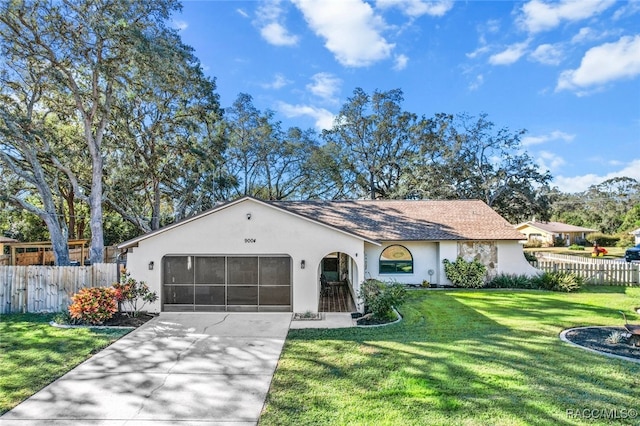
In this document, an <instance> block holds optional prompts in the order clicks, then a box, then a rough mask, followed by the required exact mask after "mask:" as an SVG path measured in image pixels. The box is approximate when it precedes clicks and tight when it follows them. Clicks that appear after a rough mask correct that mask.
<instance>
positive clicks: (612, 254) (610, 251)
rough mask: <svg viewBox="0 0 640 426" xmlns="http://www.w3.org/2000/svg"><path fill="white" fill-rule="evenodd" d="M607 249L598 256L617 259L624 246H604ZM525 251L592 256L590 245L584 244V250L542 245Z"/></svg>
mask: <svg viewBox="0 0 640 426" xmlns="http://www.w3.org/2000/svg"><path fill="white" fill-rule="evenodd" d="M604 248H605V249H606V250H607V254H606V255H605V256H600V257H599V258H600V259H603V258H604V259H617V258H622V257H624V252H625V250H626V248H623V247H604ZM525 251H528V252H531V253H535V252H547V253H555V254H568V255H570V256H579V257H592V256H591V253H593V247H592V246H586V247H585V248H584V250H569V247H543V248H527V249H525Z"/></svg>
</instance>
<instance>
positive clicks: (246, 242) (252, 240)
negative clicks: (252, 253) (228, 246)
mask: <svg viewBox="0 0 640 426" xmlns="http://www.w3.org/2000/svg"><path fill="white" fill-rule="evenodd" d="M244 242H245V244H253V243H255V242H256V239H255V238H245V239H244Z"/></svg>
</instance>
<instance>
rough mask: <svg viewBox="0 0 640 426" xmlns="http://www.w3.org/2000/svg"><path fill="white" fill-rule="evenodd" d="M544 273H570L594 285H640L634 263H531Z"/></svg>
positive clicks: (639, 278) (637, 270) (638, 272)
mask: <svg viewBox="0 0 640 426" xmlns="http://www.w3.org/2000/svg"><path fill="white" fill-rule="evenodd" d="M532 264H533V266H535V267H536V268H538V269H541V270H543V271H545V272H570V273H573V274H576V275H577V276H579V277H582V278H583V279H584V280H585V282H586V283H588V284H595V285H624V286H634V285H640V264H635V263H623V262H615V263H572V262H558V261H548V260H539V261H537V262H533V263H532Z"/></svg>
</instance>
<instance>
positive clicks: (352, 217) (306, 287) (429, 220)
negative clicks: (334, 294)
mask: <svg viewBox="0 0 640 426" xmlns="http://www.w3.org/2000/svg"><path fill="white" fill-rule="evenodd" d="M523 239H524V236H523V235H522V234H521V233H520V232H518V231H516V230H515V229H514V228H513V226H512V225H510V224H509V223H508V222H507V221H506V220H505V219H503V218H502V217H501V216H500V215H499V214H498V213H496V212H495V211H494V210H492V209H491V208H490V207H488V206H487V205H486V204H485V203H483V202H482V201H473V200H470V201H262V200H258V199H255V198H251V197H244V198H241V199H238V200H236V201H232V202H229V203H226V204H223V205H220V206H217V207H215V208H213V209H211V210H209V211H206V212H204V213H201V214H199V215H197V216H194V217H192V218H189V219H186V220H183V221H181V222H178V223H175V224H172V225H169V226H166V227H164V228H161V229H159V230H157V231H154V232H151V233H149V234H146V235H142V236H140V237H138V238H135V239H133V240H130V241H127V242H125V243H122V244H120V245H119V246H118V247H119V248H120V249H121V250H123V251H124V250H126V251H127V270H128V271H129V272H130V273H131V275H132V277H134V278H135V279H137V280H142V281H145V282H146V283H147V284H148V285H149V286H150V288H151V289H152V290H155V291H157V292H158V294H159V295H160V299H159V300H158V301H157V302H156V303H154V304H153V305H152V306H151V307H150V311H155V312H158V311H286V312H292V311H293V312H299V313H303V312H307V311H309V312H318V311H319V310H324V311H325V312H326V311H328V310H327V309H326V308H323V307H321V305H320V301H321V300H323V299H322V298H323V297H325V295H324V293H325V292H323V285H324V284H325V283H326V282H331V281H336V282H339V283H341V284H340V285H341V286H343V287H344V288H346V290H345V293H347V294H348V295H349V297H350V298H351V299H353V300H350V302H351V303H353V302H355V306H354V309H357V310H359V311H362V310H363V306H362V305H361V304H360V301H359V300H358V298H357V294H358V290H359V288H360V283H362V282H363V281H364V280H366V279H369V278H375V279H380V280H384V281H396V282H399V283H405V284H422V282H423V281H428V282H429V283H431V284H439V285H450V281H449V280H448V279H447V278H446V276H445V273H444V267H443V263H442V261H443V260H444V259H449V260H452V261H453V260H455V259H456V258H457V257H458V256H462V257H463V258H465V259H466V260H473V259H478V260H480V261H481V262H483V263H484V264H485V265H486V266H487V268H488V269H489V272H490V274H498V273H510V274H527V275H532V274H535V273H537V272H538V271H537V270H536V269H534V268H533V267H531V266H530V265H529V264H528V263H527V262H526V260H525V258H524V255H523V248H522V245H521V243H520V242H521V240H523ZM322 306H324V305H322Z"/></svg>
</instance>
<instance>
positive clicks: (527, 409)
mask: <svg viewBox="0 0 640 426" xmlns="http://www.w3.org/2000/svg"><path fill="white" fill-rule="evenodd" d="M636 306H640V288H625V287H598V288H596V287H589V288H586V289H585V290H583V291H581V292H579V293H569V294H566V293H551V292H546V291H503V290H499V291H495V290H451V291H428V290H417V291H412V292H410V293H409V297H408V302H407V303H406V304H405V305H403V306H402V308H401V312H402V314H403V315H404V317H405V319H404V321H403V322H401V323H399V324H396V325H392V326H387V327H384V328H376V329H361V328H353V329H337V330H291V331H290V332H289V335H288V339H287V342H286V344H285V347H284V349H283V354H282V356H281V358H280V362H279V364H278V368H277V371H276V374H275V376H274V379H273V382H272V385H271V389H270V391H269V395H268V397H267V404H266V406H265V411H264V413H263V415H262V418H261V421H260V424H261V425H283V424H304V425H311V424H316V425H317V424H331V425H339V424H349V425H371V424H375V425H452V424H459V425H487V424H491V425H549V424H558V425H569V424H585V423H588V424H590V425H593V424H611V422H612V420H611V419H607V418H606V417H607V416H612V415H618V416H623V415H626V416H628V415H629V413H631V414H632V415H633V413H634V411H633V410H637V409H638V405H637V403H638V400H640V364H636V363H632V362H628V361H623V360H615V359H611V358H607V357H604V356H601V355H597V354H593V353H590V352H587V351H584V350H582V349H579V348H576V347H573V346H570V345H568V344H566V343H563V342H562V341H560V340H559V338H558V334H559V333H560V331H561V330H563V329H564V328H568V327H572V326H581V325H622V317H621V315H620V314H619V313H618V310H624V311H626V312H627V313H628V314H630V315H629V316H630V318H629V319H630V321H634V322H638V315H634V314H632V313H631V312H632V310H633V308H634V307H636ZM629 410H630V411H629ZM576 413H577V415H576ZM612 413H614V414H612ZM585 414H586V415H587V416H590V417H592V418H591V419H585V418H584V415H585ZM581 417H582V418H581ZM595 417H599V418H595ZM637 421H638V419H637V418H634V419H630V418H629V417H627V418H626V419H621V418H620V419H619V420H618V423H617V424H636V422H637Z"/></svg>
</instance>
